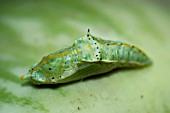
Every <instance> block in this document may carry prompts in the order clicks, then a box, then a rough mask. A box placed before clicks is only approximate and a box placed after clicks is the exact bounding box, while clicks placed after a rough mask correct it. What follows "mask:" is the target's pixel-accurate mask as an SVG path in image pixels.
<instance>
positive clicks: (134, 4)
mask: <svg viewBox="0 0 170 113" xmlns="http://www.w3.org/2000/svg"><path fill="white" fill-rule="evenodd" d="M169 5H170V2H168V1H147V0H142V1H139V0H137V1H135V0H130V1H123V0H120V1H118V0H117V1H111V0H107V1H106V0H99V1H97V0H93V1H92V0H86V1H85V0H84V1H83V0H76V1H71V0H70V1H69V0H68V1H57V0H56V1H55V0H53V1H52V0H51V1H46V0H29V1H28V0H22V1H20V0H14V1H9V0H8V1H5V0H4V1H2V0H1V1H0V112H1V113H11V112H12V113H30V112H34V113H35V112H37V113H38V112H44V113H48V112H49V113H50V112H51V113H77V112H81V113H94V112H96V113H104V112H109V113H170V97H169V95H170V74H169V69H170V52H169V49H170V43H169V42H170V8H169ZM88 28H90V29H91V33H92V34H93V35H95V36H99V37H102V38H104V39H109V40H119V41H124V42H127V43H130V44H132V45H136V46H138V47H140V48H141V49H142V50H144V51H145V52H146V53H147V54H148V55H149V56H150V57H151V59H152V60H153V65H152V66H150V67H146V68H142V69H129V70H128V69H127V70H116V71H112V72H111V73H107V74H103V75H102V76H100V77H92V78H90V79H86V80H84V81H83V82H82V81H79V82H74V83H69V84H64V85H44V86H35V85H32V84H31V83H30V82H27V81H21V80H20V76H21V75H23V74H25V73H26V72H27V70H28V69H29V66H31V65H32V64H34V63H36V62H38V61H39V60H40V59H41V58H42V57H43V56H44V55H47V54H49V53H52V52H55V51H57V50H59V49H61V48H64V47H67V46H69V45H71V44H73V42H74V40H76V39H78V38H80V37H82V36H84V35H85V34H86V32H87V29H88Z"/></svg>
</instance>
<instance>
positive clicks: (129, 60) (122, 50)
mask: <svg viewBox="0 0 170 113" xmlns="http://www.w3.org/2000/svg"><path fill="white" fill-rule="evenodd" d="M100 58H101V60H103V61H105V62H115V63H117V64H120V65H122V64H124V65H125V66H129V65H132V66H133V65H141V66H143V65H149V64H150V63H151V61H150V59H149V58H148V57H147V56H146V54H145V53H144V52H143V51H142V50H140V49H139V48H137V47H135V46H130V45H129V44H125V43H120V42H117V43H116V42H115V43H108V44H105V45H104V46H103V47H102V49H101V54H100Z"/></svg>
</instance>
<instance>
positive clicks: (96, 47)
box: [21, 29, 152, 84]
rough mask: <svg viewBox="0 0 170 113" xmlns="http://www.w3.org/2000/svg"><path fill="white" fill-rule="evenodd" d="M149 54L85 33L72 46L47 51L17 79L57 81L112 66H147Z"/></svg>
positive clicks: (78, 76) (110, 68)
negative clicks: (47, 52) (55, 50)
mask: <svg viewBox="0 0 170 113" xmlns="http://www.w3.org/2000/svg"><path fill="white" fill-rule="evenodd" d="M151 63H152V62H151V60H150V59H149V57H148V56H147V55H146V54H145V53H144V52H143V51H142V50H141V49H139V48H138V47H136V46H133V45H129V44H127V43H123V42H119V41H111V40H103V39H101V38H98V37H95V36H93V35H91V34H90V30H89V29H88V33H87V34H86V35H85V36H84V37H82V38H80V39H78V40H75V41H74V43H73V45H71V46H70V47H67V48H65V49H61V50H59V51H57V52H55V53H51V54H49V55H47V56H45V57H43V58H42V60H41V61H40V62H39V63H37V64H35V65H33V66H32V67H31V69H30V70H29V72H28V73H27V74H26V75H23V76H21V79H30V80H31V81H33V83H35V84H58V83H67V82H71V81H76V80H81V79H83V78H86V77H89V76H92V75H97V74H101V73H106V72H109V71H111V70H113V69H115V68H124V67H142V66H147V65H150V64H151Z"/></svg>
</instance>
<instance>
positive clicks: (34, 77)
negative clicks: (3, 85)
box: [21, 64, 46, 84]
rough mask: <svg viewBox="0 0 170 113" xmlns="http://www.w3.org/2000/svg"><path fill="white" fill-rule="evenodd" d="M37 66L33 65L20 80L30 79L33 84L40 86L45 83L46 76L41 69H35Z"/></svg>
mask: <svg viewBox="0 0 170 113" xmlns="http://www.w3.org/2000/svg"><path fill="white" fill-rule="evenodd" d="M37 66H38V65H37V64H35V65H33V66H32V67H31V68H30V69H29V71H28V73H27V74H25V75H22V76H21V79H22V80H25V79H31V81H33V82H34V83H35V84H42V83H45V82H46V74H45V71H43V70H42V69H41V68H37Z"/></svg>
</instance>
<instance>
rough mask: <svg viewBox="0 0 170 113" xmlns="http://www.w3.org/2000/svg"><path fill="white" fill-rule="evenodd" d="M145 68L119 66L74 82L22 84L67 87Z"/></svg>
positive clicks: (44, 87) (27, 83) (40, 86)
mask: <svg viewBox="0 0 170 113" xmlns="http://www.w3.org/2000/svg"><path fill="white" fill-rule="evenodd" d="M143 68H145V67H134V68H117V69H113V70H112V71H110V72H107V73H103V74H97V75H92V76H90V77H87V78H84V79H83V80H77V81H72V82H68V83H60V84H40V85H36V84H33V83H32V82H31V81H27V82H25V83H23V84H22V86H32V87H34V88H36V89H57V88H61V87H65V86H67V85H72V84H76V83H78V82H86V81H89V80H98V79H102V78H105V77H109V76H111V75H114V74H116V73H118V72H126V71H130V70H131V71H132V70H139V69H140V70H141V69H143ZM125 76H126V75H125Z"/></svg>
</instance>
